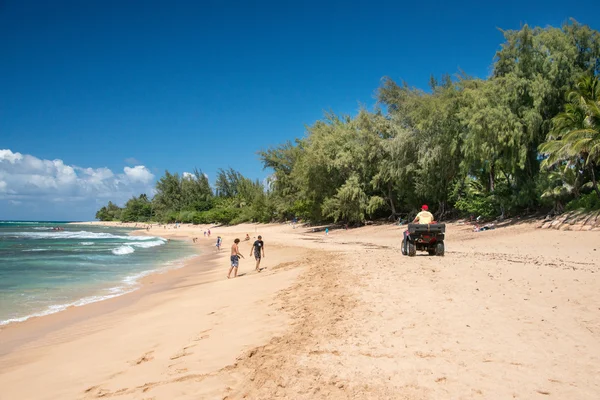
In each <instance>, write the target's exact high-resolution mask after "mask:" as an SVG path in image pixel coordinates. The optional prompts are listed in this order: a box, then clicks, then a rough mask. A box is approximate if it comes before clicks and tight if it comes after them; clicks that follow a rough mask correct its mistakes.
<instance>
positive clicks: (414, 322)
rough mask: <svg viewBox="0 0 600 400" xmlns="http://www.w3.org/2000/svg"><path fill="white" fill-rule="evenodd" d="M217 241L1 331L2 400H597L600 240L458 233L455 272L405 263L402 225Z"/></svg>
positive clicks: (228, 231)
mask: <svg viewBox="0 0 600 400" xmlns="http://www.w3.org/2000/svg"><path fill="white" fill-rule="evenodd" d="M203 229H206V227H190V226H182V227H180V228H179V229H174V228H171V229H164V228H162V227H154V228H153V229H151V230H150V232H149V233H150V234H153V235H154V234H160V235H162V236H166V235H169V236H174V237H175V236H177V237H182V238H188V239H186V240H190V239H189V238H191V237H199V244H198V246H201V247H202V248H203V249H204V253H205V254H211V255H213V259H212V260H207V259H206V257H201V258H199V259H196V260H194V261H193V262H192V263H191V264H190V265H188V266H186V267H185V268H184V269H182V270H179V271H174V272H171V273H168V274H166V275H165V276H152V277H149V278H148V280H147V281H146V282H145V286H144V289H142V290H141V291H140V292H138V293H134V294H132V295H129V297H128V296H123V297H122V298H119V299H116V300H115V301H114V302H111V301H107V302H103V303H99V304H97V305H94V307H88V306H84V307H81V308H80V309H76V310H67V311H66V312H64V313H59V314H56V315H53V316H48V317H43V318H38V319H34V320H31V321H27V322H25V323H22V324H16V325H11V326H9V327H7V328H5V329H3V330H2V331H0V354H4V355H3V356H1V357H0V399H2V400H4V399H94V398H118V399H203V398H207V399H224V398H227V399H239V398H250V399H268V398H290V399H314V398H340V399H345V398H356V399H369V398H372V399H381V398H390V399H391V398H397V399H470V398H485V399H496V398H497V399H507V398H511V399H512V398H520V399H530V398H556V399H567V398H568V399H597V398H599V397H600V297H599V296H598V293H600V256H599V251H600V232H597V231H592V232H564V231H555V230H539V229H536V228H535V224H533V223H531V224H520V225H515V226H510V227H505V228H502V229H496V230H493V231H486V232H479V233H474V232H472V231H471V229H470V228H469V227H468V226H464V225H452V226H450V227H449V228H448V235H447V236H448V239H447V253H446V256H445V257H443V258H441V257H429V256H425V255H418V256H417V257H414V258H408V257H403V256H401V255H400V252H399V238H400V229H399V227H397V226H369V227H364V228H360V229H351V230H348V231H345V230H332V231H330V234H329V236H325V235H324V233H323V232H312V229H306V228H298V229H292V227H291V226H289V225H269V226H256V225H250V224H248V225H242V226H236V227H227V228H221V227H217V228H212V229H211V230H212V237H211V238H210V239H205V238H204V237H203V235H202V230H203ZM246 233H249V234H250V236H256V235H257V234H262V235H263V237H264V240H265V244H266V258H265V259H264V260H263V266H266V267H267V269H266V270H263V271H262V272H261V273H256V272H254V271H253V261H252V260H250V259H249V257H248V255H249V252H250V250H249V249H250V242H243V243H242V246H241V247H242V251H243V252H244V255H246V260H242V263H241V266H240V273H241V274H243V275H242V276H241V277H240V278H237V279H233V280H227V279H226V278H225V275H226V273H227V268H228V265H227V264H228V260H227V259H228V250H227V248H228V247H229V245H230V244H231V242H232V241H233V239H234V238H235V237H240V238H243V237H244V236H245V234H246ZM216 235H221V236H223V237H224V245H225V248H226V250H225V251H223V252H221V253H220V254H218V255H215V252H214V250H213V245H214V243H213V242H214V241H215V240H216ZM423 254H425V253H423ZM19 337H26V338H27V340H17V339H15V338H19Z"/></svg>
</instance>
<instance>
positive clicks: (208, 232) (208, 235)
mask: <svg viewBox="0 0 600 400" xmlns="http://www.w3.org/2000/svg"><path fill="white" fill-rule="evenodd" d="M208 237H210V229H209V230H208Z"/></svg>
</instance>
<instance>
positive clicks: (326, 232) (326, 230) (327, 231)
mask: <svg viewBox="0 0 600 400" xmlns="http://www.w3.org/2000/svg"><path fill="white" fill-rule="evenodd" d="M325 236H329V228H325Z"/></svg>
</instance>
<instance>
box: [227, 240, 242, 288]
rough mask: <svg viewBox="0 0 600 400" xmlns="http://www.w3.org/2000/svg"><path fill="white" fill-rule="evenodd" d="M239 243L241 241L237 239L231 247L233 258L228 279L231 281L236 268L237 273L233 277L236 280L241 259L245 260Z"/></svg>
mask: <svg viewBox="0 0 600 400" xmlns="http://www.w3.org/2000/svg"><path fill="white" fill-rule="evenodd" d="M239 242H240V239H235V240H234V241H233V244H232V245H231V257H230V259H231V267H230V268H229V273H228V274H227V279H229V277H230V275H231V271H233V269H234V268H235V272H234V274H233V277H234V278H235V277H237V273H238V265H239V262H240V257H242V258H244V256H243V255H242V253H240V248H239V247H238V243H239Z"/></svg>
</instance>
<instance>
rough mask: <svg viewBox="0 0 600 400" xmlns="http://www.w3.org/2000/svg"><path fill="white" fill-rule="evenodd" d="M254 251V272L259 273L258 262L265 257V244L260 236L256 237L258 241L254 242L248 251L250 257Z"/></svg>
mask: <svg viewBox="0 0 600 400" xmlns="http://www.w3.org/2000/svg"><path fill="white" fill-rule="evenodd" d="M261 250H262V255H261ZM253 251H254V258H255V259H256V271H258V272H260V268H259V267H260V260H261V258H262V257H264V256H265V244H264V242H263V241H262V236H260V235H258V240H255V241H254V244H253V245H252V248H251V249H250V255H252V252H253Z"/></svg>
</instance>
